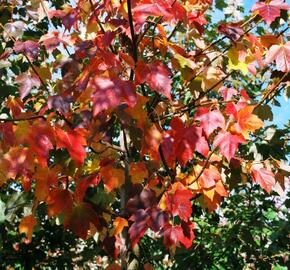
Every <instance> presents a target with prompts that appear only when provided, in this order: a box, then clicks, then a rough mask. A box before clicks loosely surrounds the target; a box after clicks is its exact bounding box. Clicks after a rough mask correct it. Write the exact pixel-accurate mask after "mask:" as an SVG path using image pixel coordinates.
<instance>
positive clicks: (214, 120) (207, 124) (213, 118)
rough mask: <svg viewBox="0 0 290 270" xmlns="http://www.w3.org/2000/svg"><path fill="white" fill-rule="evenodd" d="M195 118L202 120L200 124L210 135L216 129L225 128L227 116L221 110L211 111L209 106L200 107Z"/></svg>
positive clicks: (207, 134)
mask: <svg viewBox="0 0 290 270" xmlns="http://www.w3.org/2000/svg"><path fill="white" fill-rule="evenodd" d="M195 119H196V120H198V121H200V126H201V127H202V128H203V130H204V132H205V134H206V136H207V137H208V136H209V135H210V134H211V133H212V132H213V131H214V130H215V129H217V128H222V129H224V128H225V118H224V116H223V115H222V113H221V112H220V111H219V110H213V111H210V110H209V109H208V108H206V107H203V108H199V109H198V110H197V112H196V115H195Z"/></svg>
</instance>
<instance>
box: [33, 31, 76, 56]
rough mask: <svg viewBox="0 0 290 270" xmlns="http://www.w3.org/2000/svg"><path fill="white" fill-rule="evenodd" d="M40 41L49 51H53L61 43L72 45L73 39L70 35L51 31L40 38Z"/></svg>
mask: <svg viewBox="0 0 290 270" xmlns="http://www.w3.org/2000/svg"><path fill="white" fill-rule="evenodd" d="M39 43H41V44H43V45H44V47H45V49H46V50H47V52H50V53H51V52H52V51H53V50H54V49H56V48H57V47H58V46H59V44H61V43H63V44H64V45H66V46H67V45H70V44H71V43H72V42H71V39H70V38H69V37H68V36H60V33H59V32H58V31H52V32H49V33H47V34H45V35H43V36H41V38H40V39H39Z"/></svg>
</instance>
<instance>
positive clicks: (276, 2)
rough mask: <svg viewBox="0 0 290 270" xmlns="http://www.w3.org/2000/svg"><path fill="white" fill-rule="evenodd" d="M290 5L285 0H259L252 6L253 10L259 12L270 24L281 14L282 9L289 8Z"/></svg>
mask: <svg viewBox="0 0 290 270" xmlns="http://www.w3.org/2000/svg"><path fill="white" fill-rule="evenodd" d="M289 9H290V6H289V5H287V4H286V3H285V2H284V0H272V1H270V2H268V3H264V2H257V3H256V4H255V5H254V6H253V7H252V9H251V10H252V12H257V13H258V14H259V15H260V16H261V17H262V18H263V19H264V20H265V22H266V23H267V24H268V25H270V24H271V23H272V22H273V21H274V20H275V19H276V18H277V17H279V16H280V11H281V10H289Z"/></svg>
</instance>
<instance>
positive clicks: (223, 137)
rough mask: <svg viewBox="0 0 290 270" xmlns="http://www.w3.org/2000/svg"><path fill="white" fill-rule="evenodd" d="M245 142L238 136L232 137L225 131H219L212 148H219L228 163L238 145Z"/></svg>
mask: <svg viewBox="0 0 290 270" xmlns="http://www.w3.org/2000/svg"><path fill="white" fill-rule="evenodd" d="M243 142H245V139H244V138H243V137H241V136H238V135H233V134H232V133H230V132H227V131H220V132H219V134H218V135H217V136H216V137H215V139H214V141H213V146H214V147H217V146H219V148H220V152H221V153H222V154H223V155H224V156H225V157H226V159H227V160H228V161H230V160H231V158H232V157H233V156H234V155H235V153H236V151H237V149H238V146H239V144H240V143H243Z"/></svg>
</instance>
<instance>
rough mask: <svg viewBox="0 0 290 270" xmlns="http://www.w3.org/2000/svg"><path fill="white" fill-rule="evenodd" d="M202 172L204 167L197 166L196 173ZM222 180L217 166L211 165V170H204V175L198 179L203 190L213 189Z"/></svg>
mask: <svg viewBox="0 0 290 270" xmlns="http://www.w3.org/2000/svg"><path fill="white" fill-rule="evenodd" d="M201 170H202V167H201V166H200V165H199V166H196V167H195V172H196V174H197V175H198V173H199V172H200V171H201ZM220 179H221V175H220V173H219V171H218V170H217V168H216V167H215V166H212V165H210V167H209V168H206V169H204V171H203V173H202V174H201V176H200V177H199V179H198V182H199V184H200V186H201V188H212V187H213V186H215V185H216V181H218V180H220Z"/></svg>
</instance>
